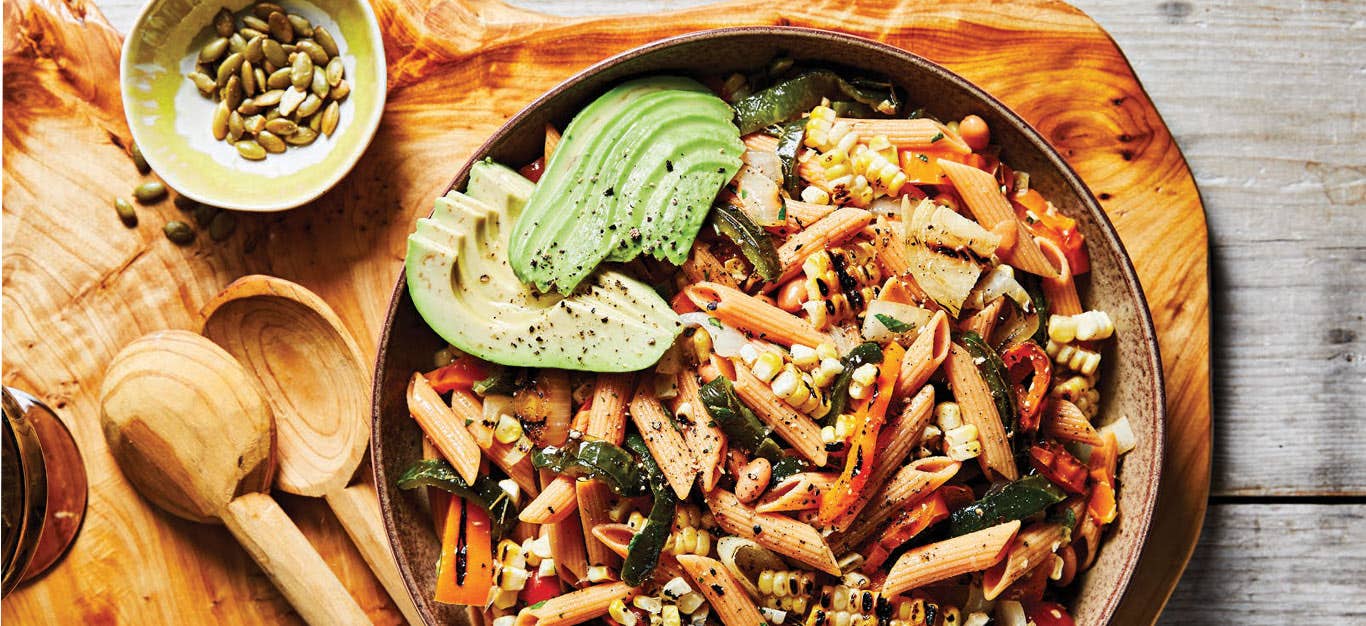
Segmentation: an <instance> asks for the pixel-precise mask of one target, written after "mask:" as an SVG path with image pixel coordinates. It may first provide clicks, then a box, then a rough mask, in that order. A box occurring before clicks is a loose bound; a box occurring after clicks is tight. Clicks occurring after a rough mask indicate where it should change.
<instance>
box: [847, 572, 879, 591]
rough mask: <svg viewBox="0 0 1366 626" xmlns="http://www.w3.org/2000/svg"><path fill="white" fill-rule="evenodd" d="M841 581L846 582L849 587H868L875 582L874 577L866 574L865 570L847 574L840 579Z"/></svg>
mask: <svg viewBox="0 0 1366 626" xmlns="http://www.w3.org/2000/svg"><path fill="white" fill-rule="evenodd" d="M840 582H841V583H844V585H845V586H847V587H853V588H855V589H867V588H868V587H869V586H871V585H872V584H873V581H872V579H870V578H868V577H867V576H866V575H864V574H863V572H856V571H851V572H849V573H848V574H845V575H844V577H843V578H841V579H840Z"/></svg>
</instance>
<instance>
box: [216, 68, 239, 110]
mask: <svg viewBox="0 0 1366 626" xmlns="http://www.w3.org/2000/svg"><path fill="white" fill-rule="evenodd" d="M220 96H221V97H222V98H223V102H226V103H227V105H228V110H234V109H236V108H237V106H238V105H240V104H242V79H240V78H238V77H237V76H236V75H233V76H229V77H228V84H227V85H225V86H224V87H223V93H222V94H220Z"/></svg>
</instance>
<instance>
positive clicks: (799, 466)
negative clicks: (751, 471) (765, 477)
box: [769, 454, 808, 485]
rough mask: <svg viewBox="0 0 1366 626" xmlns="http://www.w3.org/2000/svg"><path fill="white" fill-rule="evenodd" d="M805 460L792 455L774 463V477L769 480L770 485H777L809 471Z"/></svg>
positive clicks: (784, 456)
mask: <svg viewBox="0 0 1366 626" xmlns="http://www.w3.org/2000/svg"><path fill="white" fill-rule="evenodd" d="M807 467H808V465H807V463H806V460H805V459H802V458H801V457H797V456H792V455H787V454H785V455H783V457H782V458H780V459H778V460H777V461H774V462H773V475H772V477H770V478H769V484H772V485H776V484H778V483H780V482H783V481H784V480H787V479H788V478H791V477H792V476H794V475H796V474H800V473H802V472H805V471H806V470H807Z"/></svg>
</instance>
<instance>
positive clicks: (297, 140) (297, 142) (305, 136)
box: [285, 126, 318, 146]
mask: <svg viewBox="0 0 1366 626" xmlns="http://www.w3.org/2000/svg"><path fill="white" fill-rule="evenodd" d="M317 138H318V131H316V130H313V129H312V128H309V127H307V126H305V127H303V128H300V129H299V130H297V131H295V133H294V134H293V135H290V136H288V137H285V141H286V142H288V143H289V144H290V145H294V146H306V145H308V144H310V143H313V141H314V140H315V139H317Z"/></svg>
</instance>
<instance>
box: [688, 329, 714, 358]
mask: <svg viewBox="0 0 1366 626" xmlns="http://www.w3.org/2000/svg"><path fill="white" fill-rule="evenodd" d="M692 352H693V357H694V358H695V359H697V362H698V363H704V362H706V361H707V359H709V358H711V333H709V332H707V329H705V328H699V329H697V330H696V331H694V332H693V334H692Z"/></svg>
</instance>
